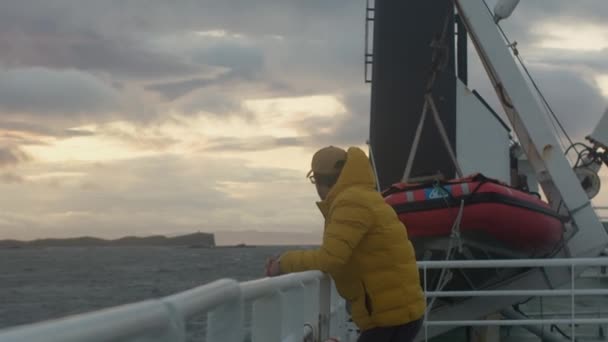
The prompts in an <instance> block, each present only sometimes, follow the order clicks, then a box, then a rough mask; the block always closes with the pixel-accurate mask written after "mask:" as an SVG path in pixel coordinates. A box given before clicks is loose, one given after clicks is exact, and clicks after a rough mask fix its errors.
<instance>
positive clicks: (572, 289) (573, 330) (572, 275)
mask: <svg viewBox="0 0 608 342" xmlns="http://www.w3.org/2000/svg"><path fill="white" fill-rule="evenodd" d="M570 276H571V278H570V281H571V282H572V284H571V287H570V289H571V291H572V294H571V295H570V310H572V312H571V313H570V318H572V336H570V338H571V339H572V342H574V341H576V338H575V337H576V336H575V334H576V326H575V324H574V318H575V317H576V315H575V313H574V312H575V307H574V305H575V304H574V282H575V281H576V279H575V278H574V263H572V265H571V266H570Z"/></svg>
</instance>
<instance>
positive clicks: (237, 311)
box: [206, 293, 244, 342]
mask: <svg viewBox="0 0 608 342" xmlns="http://www.w3.org/2000/svg"><path fill="white" fill-rule="evenodd" d="M243 338H244V329H243V300H242V297H241V294H240V293H239V294H238V296H237V297H233V298H230V299H229V300H228V301H227V302H226V303H224V304H222V305H220V306H218V307H217V308H215V309H213V310H212V311H211V312H209V313H208V314H207V339H206V341H207V342H242V341H243Z"/></svg>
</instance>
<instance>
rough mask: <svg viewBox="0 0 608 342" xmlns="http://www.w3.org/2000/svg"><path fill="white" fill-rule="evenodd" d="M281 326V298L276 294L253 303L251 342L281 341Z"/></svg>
mask: <svg viewBox="0 0 608 342" xmlns="http://www.w3.org/2000/svg"><path fill="white" fill-rule="evenodd" d="M282 325H283V324H282V317H281V298H280V295H279V293H278V292H276V293H274V294H272V295H270V296H266V297H262V298H259V299H256V300H255V301H254V302H253V313H252V315H251V342H279V341H281V335H282V331H281V330H282Z"/></svg>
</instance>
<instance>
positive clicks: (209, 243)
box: [0, 232, 215, 249]
mask: <svg viewBox="0 0 608 342" xmlns="http://www.w3.org/2000/svg"><path fill="white" fill-rule="evenodd" d="M133 246H184V247H196V248H211V247H215V236H214V234H211V233H201V232H198V233H193V234H187V235H180V236H175V237H166V236H163V235H153V236H145V237H137V236H126V237H123V238H120V239H116V240H106V239H100V238H95V237H90V236H83V237H77V238H68V239H39V240H31V241H19V240H0V248H4V249H7V248H29V247H133Z"/></svg>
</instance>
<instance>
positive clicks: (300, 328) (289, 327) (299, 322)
mask: <svg viewBox="0 0 608 342" xmlns="http://www.w3.org/2000/svg"><path fill="white" fill-rule="evenodd" d="M304 302H305V297H304V287H303V286H297V287H294V288H290V289H289V290H286V291H285V292H283V293H281V307H282V316H283V331H285V332H286V334H287V333H288V335H286V336H283V341H285V340H287V341H294V342H295V341H297V342H300V341H302V340H303V338H304V336H303V332H304V323H305V322H304V317H305V316H304V310H303V309H304Z"/></svg>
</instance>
